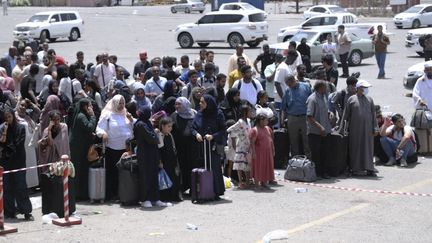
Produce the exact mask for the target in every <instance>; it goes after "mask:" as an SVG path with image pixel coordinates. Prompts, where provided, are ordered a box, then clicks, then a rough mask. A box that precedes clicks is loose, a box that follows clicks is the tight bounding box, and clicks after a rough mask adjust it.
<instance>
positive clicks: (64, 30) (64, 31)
mask: <svg viewBox="0 0 432 243" xmlns="http://www.w3.org/2000/svg"><path fill="white" fill-rule="evenodd" d="M60 19H61V25H60V27H61V28H60V35H61V36H69V32H70V30H71V29H72V25H71V21H70V18H69V14H68V13H62V14H60Z"/></svg>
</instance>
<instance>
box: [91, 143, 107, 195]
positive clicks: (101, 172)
mask: <svg viewBox="0 0 432 243" xmlns="http://www.w3.org/2000/svg"><path fill="white" fill-rule="evenodd" d="M102 156H103V158H102V161H103V163H102V167H99V168H89V175H88V191H89V198H90V203H94V202H95V201H100V202H101V203H104V201H105V175H106V170H105V144H104V145H103V147H102Z"/></svg>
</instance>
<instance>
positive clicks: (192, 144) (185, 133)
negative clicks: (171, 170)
mask: <svg viewBox="0 0 432 243" xmlns="http://www.w3.org/2000/svg"><path fill="white" fill-rule="evenodd" d="M175 108H176V111H175V113H173V114H172V115H171V118H172V119H173V122H174V123H173V131H172V135H173V136H174V141H175V144H176V148H177V157H178V161H179V165H180V171H181V175H182V191H183V192H184V191H187V190H188V189H189V188H190V187H191V171H192V169H193V168H196V167H197V165H198V163H197V156H196V155H197V154H199V147H198V143H197V142H196V139H195V137H194V135H192V123H193V119H194V118H195V115H196V113H197V112H196V111H195V110H193V109H191V104H190V102H189V100H188V99H186V98H185V97H179V98H177V100H176V102H175Z"/></svg>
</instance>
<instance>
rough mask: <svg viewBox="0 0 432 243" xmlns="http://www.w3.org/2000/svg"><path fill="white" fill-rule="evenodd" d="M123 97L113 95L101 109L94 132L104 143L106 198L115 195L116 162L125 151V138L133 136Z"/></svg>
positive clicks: (116, 186)
mask: <svg viewBox="0 0 432 243" xmlns="http://www.w3.org/2000/svg"><path fill="white" fill-rule="evenodd" d="M125 104H126V102H125V99H124V97H123V96H121V95H115V96H114V97H113V98H112V99H111V100H110V101H109V102H108V103H107V104H106V106H105V108H104V109H103V110H102V113H101V116H100V119H99V123H98V125H97V128H96V133H97V135H98V136H99V137H102V140H103V142H104V143H105V145H106V150H105V158H106V160H105V166H106V199H107V200H109V199H112V198H114V197H117V190H118V171H117V168H116V166H115V165H116V163H117V162H118V161H119V160H120V157H121V156H122V154H123V153H124V152H125V151H126V150H125V149H126V140H127V139H129V138H131V137H132V136H133V118H132V116H131V114H130V113H128V112H127V111H126V108H125Z"/></svg>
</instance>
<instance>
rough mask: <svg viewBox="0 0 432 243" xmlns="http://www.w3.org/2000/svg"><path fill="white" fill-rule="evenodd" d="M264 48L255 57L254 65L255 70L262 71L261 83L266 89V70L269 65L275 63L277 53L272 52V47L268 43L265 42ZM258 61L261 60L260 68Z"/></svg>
mask: <svg viewBox="0 0 432 243" xmlns="http://www.w3.org/2000/svg"><path fill="white" fill-rule="evenodd" d="M262 48H263V52H262V53H261V54H259V55H258V56H257V58H256V59H255V61H254V63H253V67H254V68H255V70H256V71H257V72H258V73H260V77H261V85H262V86H263V88H264V89H265V87H266V86H265V85H266V82H265V81H266V77H265V74H264V71H265V69H266V67H267V66H268V65H271V64H273V63H274V61H275V54H274V53H270V47H269V45H268V44H264V45H263V47H262ZM258 62H261V69H258Z"/></svg>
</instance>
